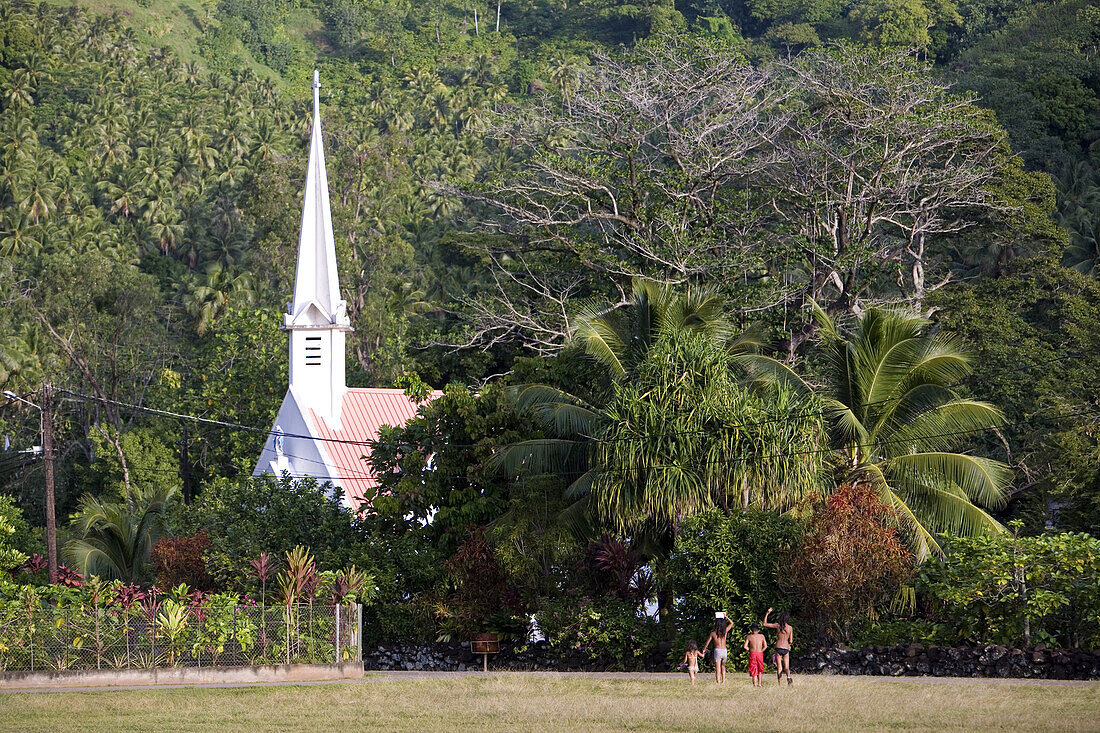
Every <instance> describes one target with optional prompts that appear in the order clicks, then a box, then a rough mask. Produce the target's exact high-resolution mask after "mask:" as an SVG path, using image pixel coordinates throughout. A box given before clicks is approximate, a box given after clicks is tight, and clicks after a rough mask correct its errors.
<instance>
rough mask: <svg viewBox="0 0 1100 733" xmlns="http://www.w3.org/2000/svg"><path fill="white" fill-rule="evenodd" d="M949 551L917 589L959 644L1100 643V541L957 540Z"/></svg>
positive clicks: (1056, 537) (928, 567)
mask: <svg viewBox="0 0 1100 733" xmlns="http://www.w3.org/2000/svg"><path fill="white" fill-rule="evenodd" d="M944 551H945V554H944V556H943V557H942V558H939V559H936V560H934V561H932V562H930V563H926V564H925V565H924V566H923V567H922V568H921V572H920V577H919V582H918V585H917V590H918V593H920V594H921V595H922V596H925V597H926V600H928V602H929V603H930V604H931V609H930V615H931V616H932V617H933V618H935V619H937V620H940V621H942V622H944V623H946V624H947V626H948V627H949V628H950V629H951V630H952V632H953V634H952V635H953V637H954V640H955V641H957V642H958V641H961V642H966V643H1002V644H1011V645H1020V644H1023V645H1025V646H1026V645H1030V644H1032V643H1034V642H1042V643H1044V644H1046V645H1048V646H1073V647H1079V646H1084V647H1093V648H1095V647H1096V646H1097V645H1098V644H1100V539H1097V538H1095V537H1093V536H1091V535H1088V534H1084V533H1075V532H1059V533H1051V534H1043V535H1039V536H1036V537H1018V536H1013V535H992V536H984V537H953V538H950V539H949V540H948V541H947V542H946V544H945V546H944Z"/></svg>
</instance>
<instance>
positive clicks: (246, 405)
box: [154, 308, 287, 477]
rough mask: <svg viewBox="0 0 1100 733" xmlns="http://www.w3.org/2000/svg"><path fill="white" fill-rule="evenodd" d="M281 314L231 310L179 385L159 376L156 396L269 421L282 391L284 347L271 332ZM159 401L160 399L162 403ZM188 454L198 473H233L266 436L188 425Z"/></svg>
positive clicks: (235, 418) (194, 408) (231, 417)
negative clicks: (189, 444) (176, 387)
mask: <svg viewBox="0 0 1100 733" xmlns="http://www.w3.org/2000/svg"><path fill="white" fill-rule="evenodd" d="M279 325H280V318H279V316H278V315H277V314H276V313H274V312H272V311H269V310H261V309H258V308H239V309H231V310H229V311H227V312H226V313H225V315H224V316H223V317H222V319H221V320H220V321H219V322H218V323H217V324H216V325H215V326H213V327H212V328H211V330H210V331H209V332H208V334H207V339H206V340H205V342H204V344H203V346H202V348H201V349H200V350H198V352H197V353H196V355H195V358H194V360H193V361H192V365H191V369H190V373H189V374H187V375H186V380H185V382H183V384H184V385H185V386H183V387H182V388H181V389H173V388H172V385H171V384H170V383H168V382H169V380H165V379H162V380H160V383H158V385H157V389H156V392H155V393H154V397H155V398H156V399H157V401H158V402H160V403H161V404H166V405H176V404H183V405H185V406H186V407H187V411H189V412H190V413H191V414H197V415H204V414H215V415H217V416H218V419H219V420H223V421H225V422H232V423H236V424H238V425H250V426H263V427H264V428H265V429H266V428H267V427H269V426H270V425H272V424H273V422H274V420H275V415H276V414H277V413H278V411H279V405H280V404H281V403H282V399H283V395H284V394H285V393H286V375H287V347H286V344H285V343H284V342H283V340H282V339H280V338H276V337H275V336H274V334H277V333H278V332H279V331H278V329H279ZM162 401H163V402H162ZM189 428H190V430H191V435H190V439H191V441H192V445H191V446H190V455H191V457H192V461H193V462H194V464H195V468H196V473H198V472H200V471H201V472H202V473H205V474H206V475H207V476H211V477H212V476H233V475H235V474H236V473H237V472H239V471H240V470H241V468H242V467H247V468H248V470H249V471H250V470H251V467H252V466H253V465H254V464H255V461H256V456H258V455H259V453H260V451H261V450H262V448H263V443H264V440H265V439H266V435H264V434H263V433H257V432H253V431H235V430H226V429H224V428H216V427H210V426H205V425H191V426H189Z"/></svg>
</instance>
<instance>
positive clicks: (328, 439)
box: [252, 71, 440, 509]
mask: <svg viewBox="0 0 1100 733" xmlns="http://www.w3.org/2000/svg"><path fill="white" fill-rule="evenodd" d="M320 88H321V84H320V82H319V81H318V75H317V72H316V71H314V72H313V130H312V132H311V135H310V143H309V168H308V169H307V171H306V189H305V201H304V203H303V205H302V231H301V235H300V236H299V239H298V265H297V272H296V274H295V281H294V301H293V302H292V303H291V304H290V305H289V307H288V309H287V310H288V313H287V314H286V315H285V316H284V321H283V326H282V329H283V330H284V331H287V332H289V333H290V385H289V387H288V389H287V391H286V397H284V398H283V405H282V407H280V408H279V414H278V416H277V417H276V418H275V426H274V428H273V429H272V432H271V435H270V436H269V437H268V440H267V443H266V444H265V445H264V449H263V452H262V453H261V454H260V460H259V461H258V462H257V464H256V470H255V471H253V472H252V473H253V475H254V476H259V475H261V474H265V473H272V474H275V475H276V476H280V475H282V474H283V473H284V472H285V473H288V474H290V475H291V476H293V477H301V476H313V477H315V478H317V479H318V480H319V481H331V482H332V484H333V485H335V486H339V487H341V488H342V489H343V490H344V501H345V502H346V503H347V504H348V505H349V506H350V507H351V508H352V509H360V508H362V507H364V505H367V506H369V503H370V501H371V499H372V498H373V497H374V495H375V492H376V490H377V486H378V481H377V479H376V478H375V476H374V474H373V473H372V472H371V470H370V466H369V465H368V464H367V462H366V461H365V460H363V456H364V455H365V454H367V453H368V452H369V450H370V449H369V447H368V446H367V445H366V441H369V440H374V439H376V438H377V437H378V429H379V428H380V427H381V426H382V425H394V426H401V425H404V424H405V423H406V422H407V421H408V420H409V419H410V418H412V417H413V416H414V415H415V414H416V411H417V405H416V403H414V402H413V401H412V400H411V399H410V398H409V397H407V396H406V395H405V393H404V392H403V391H402V390H400V389H373V388H370V389H356V388H351V389H349V388H348V386H347V383H346V381H345V372H344V340H345V334H347V333H348V332H350V331H351V330H352V328H351V322H350V321H349V320H348V314H347V301H345V300H342V299H341V298H340V283H339V279H338V277H337V270H336V242H335V239H334V238H333V233H332V216H331V214H330V213H329V198H328V175H327V173H326V172H325V150H324V145H323V143H322V141H321V101H320ZM439 394H440V393H439V392H434V393H433V395H432V396H433V397H436V396H438V395H439Z"/></svg>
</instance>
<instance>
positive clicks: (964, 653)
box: [791, 644, 1100, 680]
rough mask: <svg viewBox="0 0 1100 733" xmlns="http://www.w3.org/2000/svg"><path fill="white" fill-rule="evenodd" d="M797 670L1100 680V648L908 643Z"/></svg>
mask: <svg viewBox="0 0 1100 733" xmlns="http://www.w3.org/2000/svg"><path fill="white" fill-rule="evenodd" d="M791 670H792V671H795V672H802V673H805V672H812V673H819V674H869V675H890V676H894V677H902V676H909V677H912V676H918V675H930V676H933V677H1028V678H1037V679H1052V680H1094V679H1100V650H1098V651H1083V650H1080V649H1047V648H1046V647H1044V646H1042V645H1039V646H1036V647H1034V648H1032V649H1013V648H1011V647H1005V646H994V645H988V646H977V647H940V646H924V645H922V644H908V645H904V646H889V647H881V646H876V647H870V648H867V649H843V648H840V649H815V650H813V651H810V652H807V653H803V654H800V655H799V656H798V657H796V658H795V659H794V660H792V663H791Z"/></svg>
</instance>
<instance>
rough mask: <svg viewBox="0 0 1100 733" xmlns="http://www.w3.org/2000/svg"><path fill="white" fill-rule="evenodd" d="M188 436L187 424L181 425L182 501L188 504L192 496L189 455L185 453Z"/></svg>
mask: <svg viewBox="0 0 1100 733" xmlns="http://www.w3.org/2000/svg"><path fill="white" fill-rule="evenodd" d="M189 437H190V436H189V435H188V433H187V426H186V425H184V426H183V440H182V441H181V442H180V474H181V478H182V479H183V503H184V504H190V503H191V500H192V499H193V498H194V497H193V496H192V495H191V492H192V489H191V457H190V455H188V453H187V447H188V446H187V443H188V438H189Z"/></svg>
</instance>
